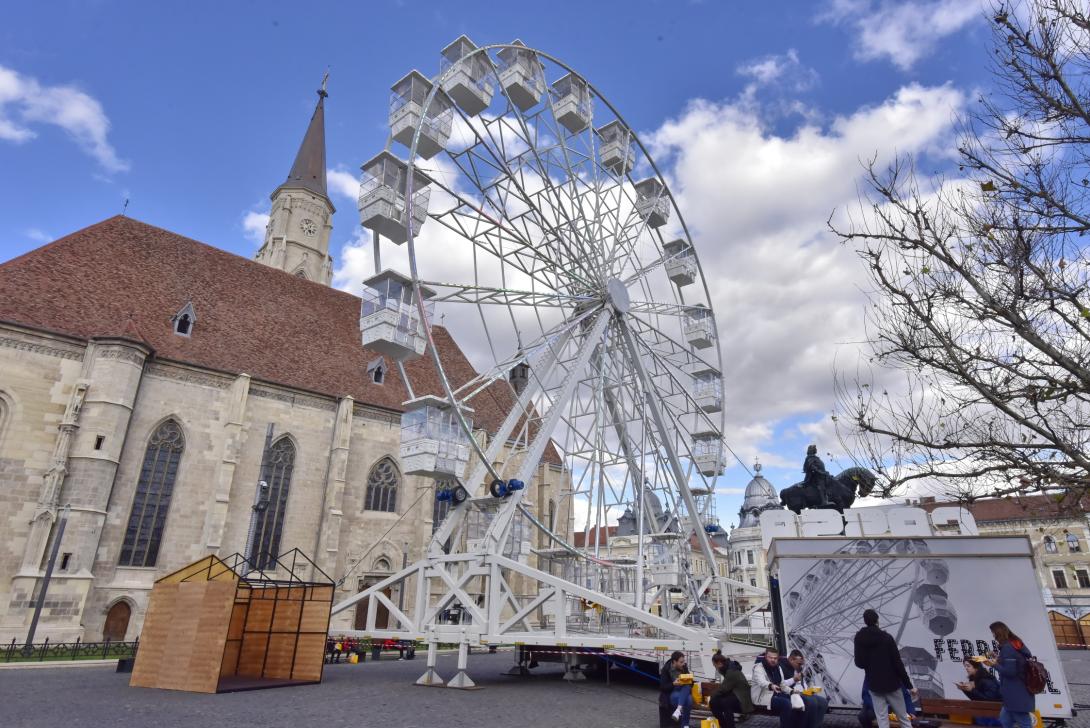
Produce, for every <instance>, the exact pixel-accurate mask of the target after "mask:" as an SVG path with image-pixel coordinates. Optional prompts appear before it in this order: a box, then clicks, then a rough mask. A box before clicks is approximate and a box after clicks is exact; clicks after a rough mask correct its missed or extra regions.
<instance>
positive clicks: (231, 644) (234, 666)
mask: <svg viewBox="0 0 1090 728" xmlns="http://www.w3.org/2000/svg"><path fill="white" fill-rule="evenodd" d="M241 649H242V640H227V644H225V645H224V646H223V663H222V664H221V665H220V676H221V677H222V676H224V675H234V674H235V673H236V672H237V671H238V654H239V651H240V650H241Z"/></svg>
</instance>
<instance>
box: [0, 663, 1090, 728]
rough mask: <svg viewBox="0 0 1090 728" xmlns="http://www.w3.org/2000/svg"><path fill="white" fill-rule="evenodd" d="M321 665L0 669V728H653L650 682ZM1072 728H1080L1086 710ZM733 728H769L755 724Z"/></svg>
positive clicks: (1088, 700) (1080, 666) (1088, 725)
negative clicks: (211, 683)
mask: <svg viewBox="0 0 1090 728" xmlns="http://www.w3.org/2000/svg"><path fill="white" fill-rule="evenodd" d="M1062 656H1063V661H1064V664H1065V667H1066V670H1065V671H1066V673H1067V676H1068V681H1069V682H1070V685H1071V690H1072V693H1073V694H1074V697H1075V702H1076V703H1077V704H1078V703H1084V704H1087V705H1090V652H1084V651H1079V652H1074V651H1069V652H1064V653H1062ZM420 657H422V655H420V656H418V659H416V660H413V661H405V662H398V661H396V660H383V661H381V662H377V663H372V662H370V661H367V662H364V663H361V664H359V665H347V664H340V665H329V666H327V667H326V672H325V679H324V680H323V682H322V684H320V685H308V686H301V687H294V688H280V689H272V690H255V691H250V692H241V693H229V694H224V695H197V694H192V693H180V692H173V691H167V690H147V689H140V688H130V687H129V686H128V678H129V676H128V675H124V674H117V673H115V672H114V671H113V668H112V667H70V668H45V669H38V670H5V671H2V672H0V726H3V728H38V727H43V728H44V727H45V726H65V728H69V727H73V726H94V727H95V728H106V727H110V728H112V727H113V726H118V727H119V728H143V727H144V726H149V727H150V726H154V727H156V728H160V727H161V728H175V726H177V727H178V728H189V727H193V728H204V727H206V726H207V727H212V726H216V727H227V726H230V727H232V728H234V727H236V726H238V727H240V728H241V727H248V726H262V727H267V728H276V727H279V726H284V727H285V728H288V727H290V728H301V727H303V726H306V727H307V728H309V727H311V726H314V727H317V728H334V727H336V726H355V727H357V728H358V727H363V726H382V728H433V727H435V728H439V727H441V728H470V727H472V728H480V727H483V726H504V727H505V728H508V727H509V728H516V727H517V728H539V727H541V728H544V727H545V726H548V727H550V728H567V727H568V726H573V727H578V726H587V727H589V728H655V726H657V725H658V722H657V712H656V709H657V693H656V689H655V686H654V685H653V684H652V683H651V681H650V680H647V679H645V678H640V677H635V676H633V677H626V676H624V675H617V673H614V675H615V677H614V679H613V680H612V681H611V684H610V685H606V684H605V683H604V682H603V681H600V680H593V679H592V680H588V681H585V682H579V683H566V682H564V681H563V680H561V679H560V676H561V672H560V669H559V667H558V666H556V665H550V664H543V665H542V666H541V667H540V668H538V669H536V670H535V671H534V673H535V675H534V677H532V678H528V679H522V678H513V677H508V676H505V675H503V674H502V673H503V672H504V671H506V670H507V668H509V667H510V666H511V664H512V662H513V660H512V655H511V654H510V653H500V654H496V655H487V654H480V655H473V656H471V657H470V665H469V673H470V675H471V676H472V677H473V679H474V680H475V681H476V682H477V684H478V686H479V687H480V688H481V689H480V690H473V691H460V690H449V689H445V688H443V689H440V688H421V687H415V686H413V685H412V682H413V680H415V679H416V677H418V676H419V674H420V673H421V672H422V671H423V669H424V662H423V660H422V659H420ZM454 665H455V657H454V656H453V655H441V656H440V658H439V672H440V674H441V675H443V676H444V677H448V678H449V677H450V676H451V675H453V673H454ZM1080 712H1082V713H1083V714H1082V715H1080V716H1079V717H1078V718H1076V719H1075V720H1074V721H1073V725H1074V727H1075V728H1090V707H1088V708H1087V709H1086V710H1085V711H1080ZM826 725H827V726H829V728H854V727H855V726H856V725H857V724H856V722H855V720H854V718H853V717H852V716H851V715H850V714H848V715H830V716H829V717H828V718H827V720H826ZM743 726H744V728H776V726H777V723H776V721H774V720H772V719H771V718H767V717H763V716H757V717H754V718H752V719H751V720H749V721H747V722H746V723H744V724H743Z"/></svg>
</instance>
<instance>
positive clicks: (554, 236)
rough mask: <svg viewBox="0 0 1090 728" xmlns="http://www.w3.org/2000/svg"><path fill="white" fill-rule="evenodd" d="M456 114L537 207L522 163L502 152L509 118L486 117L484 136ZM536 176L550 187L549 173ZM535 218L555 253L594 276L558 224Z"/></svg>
mask: <svg viewBox="0 0 1090 728" xmlns="http://www.w3.org/2000/svg"><path fill="white" fill-rule="evenodd" d="M489 60H490V61H491V59H489ZM493 74H494V75H495V77H496V80H497V81H498V80H499V77H498V74H495V67H494V66H493ZM456 108H457V107H456ZM514 111H515V118H516V119H517V120H518V122H519V125H520V127H521V128H522V129H523V136H522V139H523V141H524V143H527V144H528V141H527V140H528V139H529V138H530V135H529V133H528V131H527V130H526V127H525V121H524V119H523V118H522V115H521V113H520V112H519V111H518V110H517V108H515V109H514ZM458 113H459V114H462V116H463V118H464V119H465V120H466V123H467V124H469V125H470V127H471V128H473V130H474V134H475V135H476V137H477V139H478V144H479V145H480V147H481V148H483V149H484V150H486V151H487V152H488V153H489V155H491V157H492V159H493V160H494V161H495V163H496V164H497V165H499V166H501V167H502V168H503V169H504V170H505V175H504V176H505V179H506V180H509V181H510V182H511V183H512V184H513V185H514V187H515V189H516V191H517V193H518V197H520V198H521V199H522V201H523V202H525V203H526V205H527V206H528V207H529V208H530V209H531V210H534V209H536V206H535V205H534V204H533V199H532V198H531V197H530V196H529V195H528V193H527V190H526V180H525V179H524V178H523V177H522V176H521V174H519V175H516V174H515V170H516V169H517V170H518V171H519V172H520V173H521V172H522V169H523V168H522V167H521V166H517V167H515V169H512V167H511V165H510V164H509V162H508V160H507V158H506V155H505V154H504V152H503V149H504V148H505V144H504V141H503V140H504V134H503V132H502V129H504V128H505V127H504V126H503V125H505V124H507V123H508V118H507V117H505V116H500V117H497V118H495V119H491V120H489V119H485V120H483V121H482V122H481V125H482V126H483V128H484V132H485V135H484V136H482V135H481V134H480V133H479V132H478V130H477V128H476V126H475V125H473V124H472V123H471V122H470V121H469V120H468V118H466V117H465V115H464V114H463V113H462V112H461V110H460V109H459V111H458ZM497 126H498V127H499V128H500V129H501V132H500V134H499V140H497V135H496V134H495V133H494V129H495V128H496V127H497ZM486 137H487V139H486ZM529 146H530V148H531V149H534V148H535V147H534V146H533V145H529ZM539 179H540V181H541V182H543V183H544V185H545V186H546V187H552V181H551V179H550V178H549V175H548V174H547V173H545V174H542V175H540V176H539ZM536 221H537V223H538V224H539V225H540V226H541V228H542V229H543V230H544V231H545V232H546V233H547V234H548V237H549V239H550V240H551V241H552V242H553V245H554V246H555V247H556V248H557V252H562V254H563V256H564V257H565V258H566V259H567V261H568V262H569V263H570V264H572V265H574V266H576V267H578V268H581V269H582V271H583V273H584V275H586V276H587V277H588V278H590V279H593V277H594V276H593V271H592V269H591V267H590V266H589V265H587V264H586V263H585V262H584V258H585V256H583V255H580V251H574V250H571V249H570V248H569V246H568V245H567V243H566V241H565V239H564V236H562V235H561V234H560V231H559V229H558V228H557V226H555V225H550V224H549V221H547V220H545V219H543V218H542V217H541V216H537V220H536ZM568 222H569V223H570V221H568ZM569 272H570V271H569Z"/></svg>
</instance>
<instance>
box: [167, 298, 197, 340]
mask: <svg viewBox="0 0 1090 728" xmlns="http://www.w3.org/2000/svg"><path fill="white" fill-rule="evenodd" d="M170 321H171V323H172V324H174V333H175V334H177V335H178V336H185V337H187V338H188V337H189V336H191V335H192V334H193V324H195V323H197V313H196V311H194V310H193V302H192V301H190V302H189V303H187V304H186V305H184V306H182V310H181V311H179V312H178V313H176V314H174V316H173V317H172V318H171V319H170Z"/></svg>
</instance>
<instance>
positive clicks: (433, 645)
mask: <svg viewBox="0 0 1090 728" xmlns="http://www.w3.org/2000/svg"><path fill="white" fill-rule="evenodd" d="M438 661H439V642H438V641H437V640H436V639H435V637H434V635H432V638H431V639H430V640H428V669H427V670H425V671H424V674H423V675H421V676H420V677H419V678H418V679H417V681H416V684H417V685H427V686H429V687H442V685H443V678H441V677H439V673H437V672H436V671H435V665H436V663H438Z"/></svg>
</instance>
